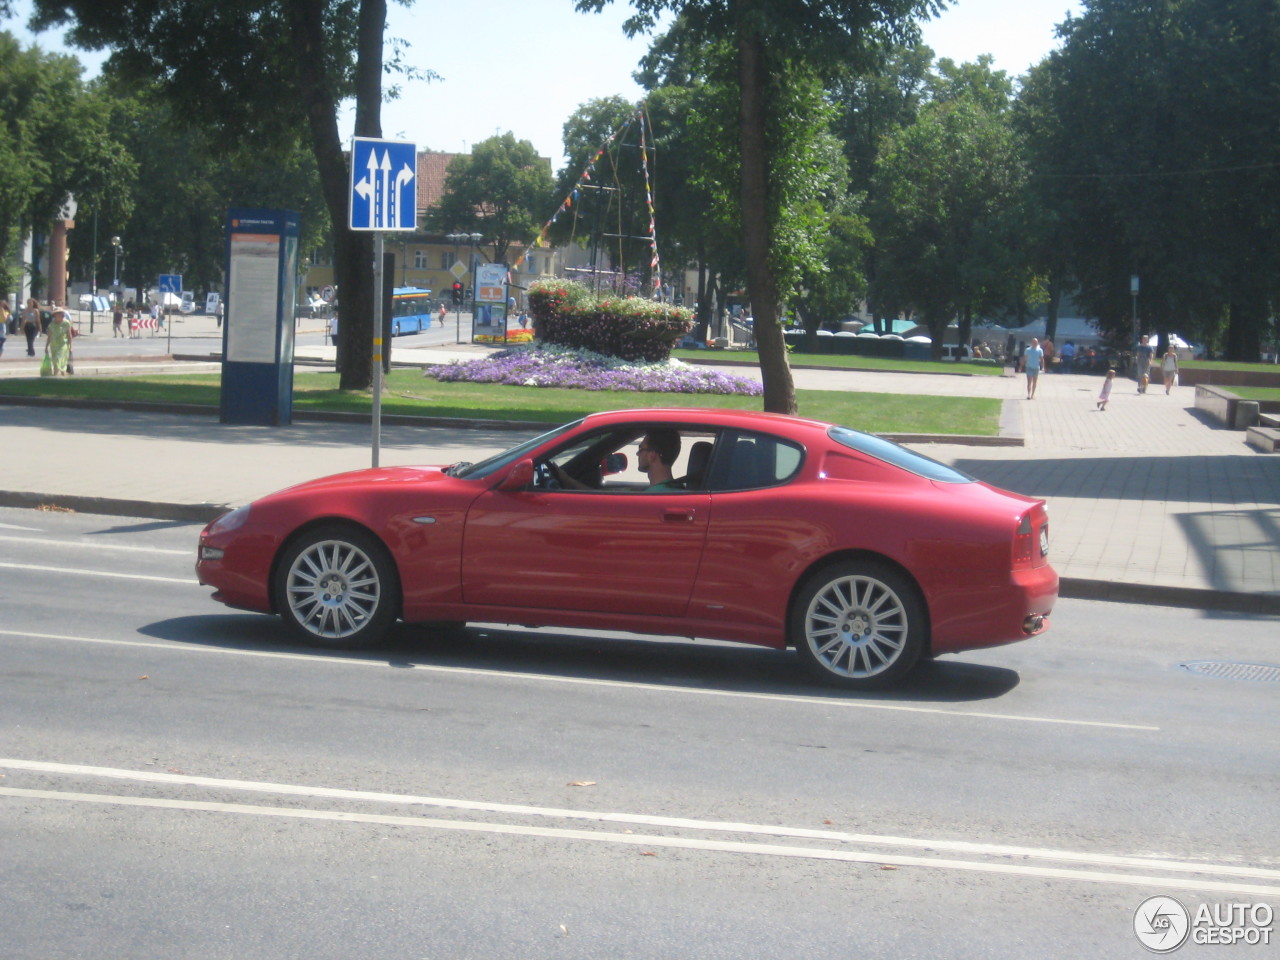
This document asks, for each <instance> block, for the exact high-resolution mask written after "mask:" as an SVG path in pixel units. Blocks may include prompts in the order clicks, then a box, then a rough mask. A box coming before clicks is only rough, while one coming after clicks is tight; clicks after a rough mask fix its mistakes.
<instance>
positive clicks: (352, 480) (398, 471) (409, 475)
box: [262, 467, 453, 500]
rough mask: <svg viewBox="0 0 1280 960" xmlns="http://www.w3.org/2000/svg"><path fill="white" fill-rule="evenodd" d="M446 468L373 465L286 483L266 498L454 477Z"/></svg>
mask: <svg viewBox="0 0 1280 960" xmlns="http://www.w3.org/2000/svg"><path fill="white" fill-rule="evenodd" d="M445 469H446V468H445V467H372V468H369V469H365V470H350V471H348V472H346V473H335V474H333V475H331V476H328V477H319V478H318V479H315V480H308V481H306V482H305V483H299V484H295V485H294V486H292V487H285V488H284V489H283V490H278V491H276V492H275V493H272V494H269V495H268V496H266V497H263V498H262V499H263V500H271V499H274V498H276V497H296V496H299V495H307V494H323V493H334V492H336V491H339V490H345V489H349V488H352V487H360V488H363V489H365V490H369V489H387V488H394V487H395V486H397V485H399V484H415V485H421V484H423V483H431V482H433V481H440V480H452V479H453V478H452V477H447V476H445V473H444V471H445Z"/></svg>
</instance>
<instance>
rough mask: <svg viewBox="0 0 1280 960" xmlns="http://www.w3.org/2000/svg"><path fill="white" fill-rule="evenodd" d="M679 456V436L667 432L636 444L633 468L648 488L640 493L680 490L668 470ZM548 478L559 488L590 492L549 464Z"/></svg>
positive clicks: (652, 433)
mask: <svg viewBox="0 0 1280 960" xmlns="http://www.w3.org/2000/svg"><path fill="white" fill-rule="evenodd" d="M679 456H680V432H679V431H678V430H671V429H668V428H665V427H663V428H658V429H654V430H650V431H649V432H648V433H646V434H645V435H644V438H643V439H641V441H640V446H639V447H638V448H637V450H636V466H638V467H639V468H640V469H641V470H642V471H643V472H644V473H645V475H646V476H647V477H648V478H649V486H648V487H646V488H645V489H644V490H643V491H642V492H643V493H664V492H666V491H668V490H678V489H680V486H679V484H678V483H676V482H675V480H674V479H673V478H672V475H671V467H672V466H673V465H674V464H675V462H676V458H678V457H679ZM547 466H548V467H549V468H550V470H551V475H552V476H553V477H555V479H556V481H557V482H558V483H559V484H560V486H562V487H565V488H566V489H569V490H591V489H593V488H592V487H591V486H589V485H588V484H585V483H583V482H582V481H581V480H578V479H576V478H574V477H571V476H569V474H567V473H565V472H564V470H562V469H561V468H560V465H559V464H557V463H555V462H554V461H552V460H548V461H547Z"/></svg>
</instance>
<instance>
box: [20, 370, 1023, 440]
mask: <svg viewBox="0 0 1280 960" xmlns="http://www.w3.org/2000/svg"><path fill="white" fill-rule="evenodd" d="M220 383H221V376H220V374H216V373H209V374H192V375H185V376H184V375H181V374H175V375H167V374H166V375H163V376H152V377H115V378H107V377H102V378H98V377H86V378H58V379H26V380H17V379H4V380H0V394H5V395H9V396H37V397H68V398H76V399H82V400H88V401H93V400H102V401H143V402H149V403H162V404H170V405H180V404H204V405H207V406H212V407H216V406H217V405H218V402H219V390H220ZM337 385H338V375H337V374H336V373H333V372H331V371H325V372H318V373H298V374H295V376H294V380H293V390H294V392H293V407H294V409H295V410H298V411H306V410H331V411H349V412H358V413H368V412H369V407H370V395H369V393H368V392H367V391H345V390H339V389H338V386H337ZM385 386H386V390H385V392H384V394H383V398H382V410H383V412H384V413H385V414H388V415H393V414H400V415H408V416H428V417H456V418H461V419H467V420H528V421H536V422H542V423H563V422H565V421H568V420H573V419H576V418H577V417H580V416H583V415H585V414H588V413H592V412H596V411H600V410H618V409H623V408H628V407H728V408H735V409H741V410H759V409H761V401H760V398H759V397H730V396H722V395H719V394H707V393H638V392H622V391H590V390H561V389H555V388H544V387H508V386H502V385H498V384H484V383H439V382H437V381H435V380H432V379H430V378H427V377H423V376H422V374H420V373H419V372H418V371H416V370H393V371H392V372H391V375H390V376H389V377H387V378H386V380H385ZM796 401H797V404H798V405H799V412H800V415H801V416H805V417H813V418H814V419H817V420H828V421H831V422H833V423H842V424H845V425H847V426H850V427H855V428H857V429H859V430H866V431H868V432H870V433H939V434H971V435H975V436H996V435H997V434H998V433H999V431H1000V401H999V400H992V399H985V398H967V397H924V396H906V395H902V394H887V393H850V392H845V391H841V390H797V391H796Z"/></svg>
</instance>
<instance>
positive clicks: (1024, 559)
mask: <svg viewBox="0 0 1280 960" xmlns="http://www.w3.org/2000/svg"><path fill="white" fill-rule="evenodd" d="M1035 549H1036V538H1035V533H1034V531H1033V529H1032V526H1031V514H1030V513H1024V514H1023V515H1022V520H1021V521H1019V523H1018V529H1017V531H1016V532H1015V533H1014V535H1013V562H1014V565H1015V566H1024V565H1029V564H1030V563H1031V561H1032V558H1033V557H1035Z"/></svg>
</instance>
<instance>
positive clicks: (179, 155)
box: [72, 77, 329, 291]
mask: <svg viewBox="0 0 1280 960" xmlns="http://www.w3.org/2000/svg"><path fill="white" fill-rule="evenodd" d="M96 87H97V89H98V92H99V96H100V100H101V109H102V111H103V113H102V116H103V117H104V118H105V123H106V125H107V126H109V128H110V129H111V131H112V132H113V134H114V135H115V136H117V137H119V138H120V139H121V140H122V141H123V142H124V143H125V144H127V145H131V147H132V148H133V149H134V150H135V151H136V161H135V162H136V165H137V169H138V177H137V181H136V184H135V185H134V186H133V187H131V188H130V189H129V190H128V191H125V192H123V193H122V194H121V197H122V198H123V199H125V200H126V201H128V202H127V204H126V209H124V210H116V209H112V208H111V207H104V208H102V209H97V208H96V207H94V206H93V205H90V206H89V208H88V209H87V210H85V204H83V203H82V204H81V209H82V210H85V212H84V213H81V214H80V224H81V227H83V226H84V225H85V222H86V219H87V216H88V214H89V213H90V212H95V211H96V212H97V213H98V220H99V223H100V226H101V229H102V230H103V231H106V232H108V233H110V234H116V235H118V236H120V238H121V240H122V246H123V247H124V249H125V250H126V251H127V252H128V257H127V260H126V263H127V265H128V282H129V284H130V285H133V286H137V287H139V288H140V289H145V288H147V287H149V286H150V285H152V284H153V283H155V279H156V277H157V275H159V274H162V273H178V274H181V275H182V278H183V283H184V285H185V286H186V287H187V289H190V290H197V291H200V290H209V289H213V288H214V287H215V285H216V283H217V282H218V281H219V280H220V279H221V278H222V271H223V268H224V266H225V259H226V245H225V242H226V241H225V236H224V232H223V231H224V226H225V224H224V221H225V213H226V210H227V207H228V206H232V205H240V206H248V207H288V208H291V209H294V210H298V211H300V212H301V213H302V238H301V244H300V246H301V248H302V249H309V248H311V247H314V246H316V245H317V244H318V243H320V242H321V238H324V237H327V235H328V224H329V218H328V213H327V211H326V210H325V208H324V204H323V202H322V200H321V199H320V192H319V179H318V177H317V174H316V169H315V158H314V155H313V154H312V153H311V151H310V149H309V148H308V147H307V146H306V145H305V144H304V143H299V142H295V143H294V145H293V147H292V149H286V148H285V147H283V146H282V148H281V150H280V152H279V154H278V155H277V156H274V157H271V158H265V157H262V156H260V155H258V154H257V153H256V152H255V151H254V150H252V149H240V150H227V149H225V148H223V149H220V148H218V147H217V146H216V145H215V144H214V143H213V142H211V141H210V139H209V137H208V135H207V134H206V132H205V130H204V128H203V127H202V126H200V125H197V124H191V123H189V122H187V119H186V118H184V117H180V116H175V115H174V111H173V108H172V106H171V105H170V104H169V102H168V100H167V99H166V98H165V97H164V96H163V94H162V93H161V91H160V90H158V89H157V88H156V87H155V86H153V85H146V86H138V85H136V84H126V83H124V82H123V81H120V80H119V79H117V78H111V77H108V78H105V79H104V80H103V81H100V82H98V83H97V84H96ZM91 247H92V245H91V244H88V243H83V242H82V243H78V244H76V245H74V246H73V259H72V265H73V267H74V268H76V269H77V270H78V272H79V274H80V276H81V277H83V278H84V279H89V277H90V276H100V274H98V273H97V272H96V271H94V270H93V268H92V266H91V265H90V250H91ZM103 249H105V250H106V254H105V255H107V256H109V255H110V250H109V249H106V248H105V244H104V245H103ZM99 255H100V256H102V255H104V254H103V250H99Z"/></svg>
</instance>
